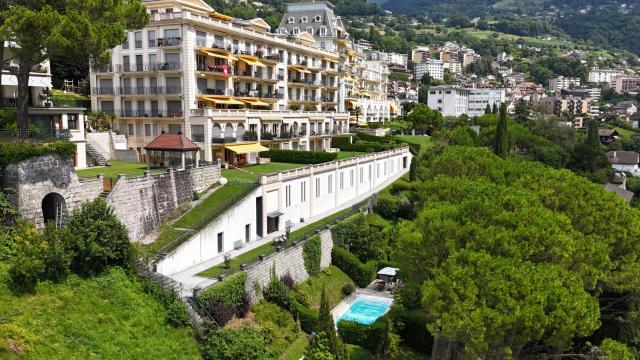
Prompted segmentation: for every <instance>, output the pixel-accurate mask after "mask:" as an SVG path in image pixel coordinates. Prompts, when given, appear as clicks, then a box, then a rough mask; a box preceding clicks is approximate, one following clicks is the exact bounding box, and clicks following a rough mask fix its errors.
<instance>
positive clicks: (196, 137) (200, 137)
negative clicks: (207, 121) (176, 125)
mask: <svg viewBox="0 0 640 360" xmlns="http://www.w3.org/2000/svg"><path fill="white" fill-rule="evenodd" d="M191 141H194V142H204V134H191Z"/></svg>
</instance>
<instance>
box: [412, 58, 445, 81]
mask: <svg viewBox="0 0 640 360" xmlns="http://www.w3.org/2000/svg"><path fill="white" fill-rule="evenodd" d="M425 74H429V76H431V77H432V78H434V79H436V80H442V79H443V78H444V62H443V61H442V60H436V59H427V60H425V61H423V62H421V63H419V64H416V67H415V69H414V76H415V78H416V79H417V80H420V79H422V77H423V76H424V75H425Z"/></svg>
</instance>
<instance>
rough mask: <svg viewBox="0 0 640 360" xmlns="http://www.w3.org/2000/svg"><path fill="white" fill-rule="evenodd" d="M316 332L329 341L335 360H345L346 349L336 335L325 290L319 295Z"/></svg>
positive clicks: (346, 357)
mask: <svg viewBox="0 0 640 360" xmlns="http://www.w3.org/2000/svg"><path fill="white" fill-rule="evenodd" d="M318 325H319V326H318V327H319V329H318V332H321V333H324V334H325V335H326V337H327V340H328V341H329V348H330V350H331V353H332V354H333V356H334V358H335V360H346V359H348V356H347V349H346V347H345V346H344V343H343V342H342V339H340V337H339V336H338V334H336V327H335V323H334V322H333V317H332V316H331V310H330V309H329V300H328V299H327V294H326V292H325V289H324V288H322V294H321V295H320V319H319V324H318Z"/></svg>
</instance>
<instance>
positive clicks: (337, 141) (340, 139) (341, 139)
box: [331, 136, 351, 149]
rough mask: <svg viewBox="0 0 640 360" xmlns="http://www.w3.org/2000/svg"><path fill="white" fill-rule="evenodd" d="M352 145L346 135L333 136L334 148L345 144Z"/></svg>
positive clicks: (332, 145)
mask: <svg viewBox="0 0 640 360" xmlns="http://www.w3.org/2000/svg"><path fill="white" fill-rule="evenodd" d="M349 145H351V140H350V138H349V137H346V136H336V137H332V138H331V147H332V148H339V149H340V148H342V147H344V146H349Z"/></svg>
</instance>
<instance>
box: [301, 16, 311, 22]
mask: <svg viewBox="0 0 640 360" xmlns="http://www.w3.org/2000/svg"><path fill="white" fill-rule="evenodd" d="M300 22H303V23H306V22H309V18H308V17H306V16H303V17H301V18H300Z"/></svg>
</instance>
